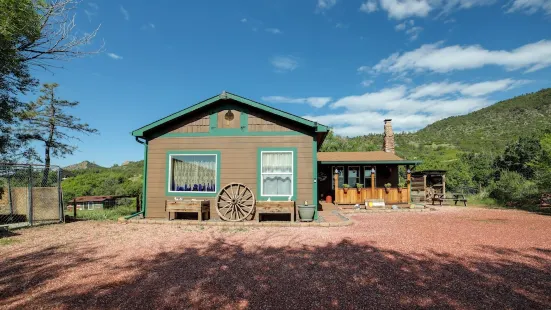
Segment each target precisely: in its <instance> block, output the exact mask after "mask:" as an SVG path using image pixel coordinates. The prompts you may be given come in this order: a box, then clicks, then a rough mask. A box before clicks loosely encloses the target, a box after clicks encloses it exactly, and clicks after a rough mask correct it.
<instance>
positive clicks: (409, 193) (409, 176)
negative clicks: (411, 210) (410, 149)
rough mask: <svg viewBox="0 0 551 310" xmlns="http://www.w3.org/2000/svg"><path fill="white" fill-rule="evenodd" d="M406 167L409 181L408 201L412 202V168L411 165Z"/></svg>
mask: <svg viewBox="0 0 551 310" xmlns="http://www.w3.org/2000/svg"><path fill="white" fill-rule="evenodd" d="M406 169H407V176H406V178H407V183H408V196H407V200H408V203H410V202H411V170H410V169H409V165H408V166H406Z"/></svg>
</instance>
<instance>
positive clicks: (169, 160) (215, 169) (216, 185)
mask: <svg viewBox="0 0 551 310" xmlns="http://www.w3.org/2000/svg"><path fill="white" fill-rule="evenodd" d="M173 156H214V158H215V159H216V161H215V162H214V184H215V191H214V192H206V191H202V192H200V191H185V192H182V191H173V190H171V189H172V184H171V182H172V157H173ZM218 160H219V158H218V154H212V153H211V154H189V153H181V154H180V153H179V154H169V155H168V180H167V182H168V183H167V184H168V188H167V191H168V192H169V193H175V194H193V193H199V194H216V193H217V191H216V190H219V189H218V188H217V187H218V184H216V180H218V168H217V167H218Z"/></svg>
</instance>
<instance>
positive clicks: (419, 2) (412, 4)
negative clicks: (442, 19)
mask: <svg viewBox="0 0 551 310" xmlns="http://www.w3.org/2000/svg"><path fill="white" fill-rule="evenodd" d="M378 1H379V6H380V7H381V8H382V9H383V10H384V11H386V12H387V14H388V17H389V18H392V19H397V20H401V19H406V18H411V17H427V16H429V14H430V13H432V12H439V14H438V16H442V15H448V14H450V13H451V12H453V11H457V10H462V9H470V8H473V7H476V6H487V5H492V4H494V3H495V2H496V1H497V0H378ZM517 1H519V0H517ZM520 1H544V0H520ZM376 10H377V0H369V1H367V2H365V3H363V4H362V6H361V7H360V11H362V12H366V13H372V12H374V11H376Z"/></svg>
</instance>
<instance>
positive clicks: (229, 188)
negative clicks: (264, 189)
mask: <svg viewBox="0 0 551 310" xmlns="http://www.w3.org/2000/svg"><path fill="white" fill-rule="evenodd" d="M255 203H256V200H255V197H254V193H253V191H251V189H250V188H248V187H247V186H245V185H243V184H240V183H230V184H228V185H226V186H224V188H222V190H220V192H219V193H218V196H216V212H217V213H218V215H220V218H221V219H223V220H225V221H230V222H239V221H243V220H245V219H246V218H247V217H248V216H249V215H251V213H253V211H254V206H255Z"/></svg>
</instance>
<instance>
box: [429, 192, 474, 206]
mask: <svg viewBox="0 0 551 310" xmlns="http://www.w3.org/2000/svg"><path fill="white" fill-rule="evenodd" d="M435 201H438V202H440V205H442V203H443V202H444V201H453V202H454V205H456V206H457V202H462V203H463V205H465V207H466V206H467V198H465V195H464V194H451V197H450V196H446V195H445V194H434V197H433V198H432V204H433V205H434V202H435Z"/></svg>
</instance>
